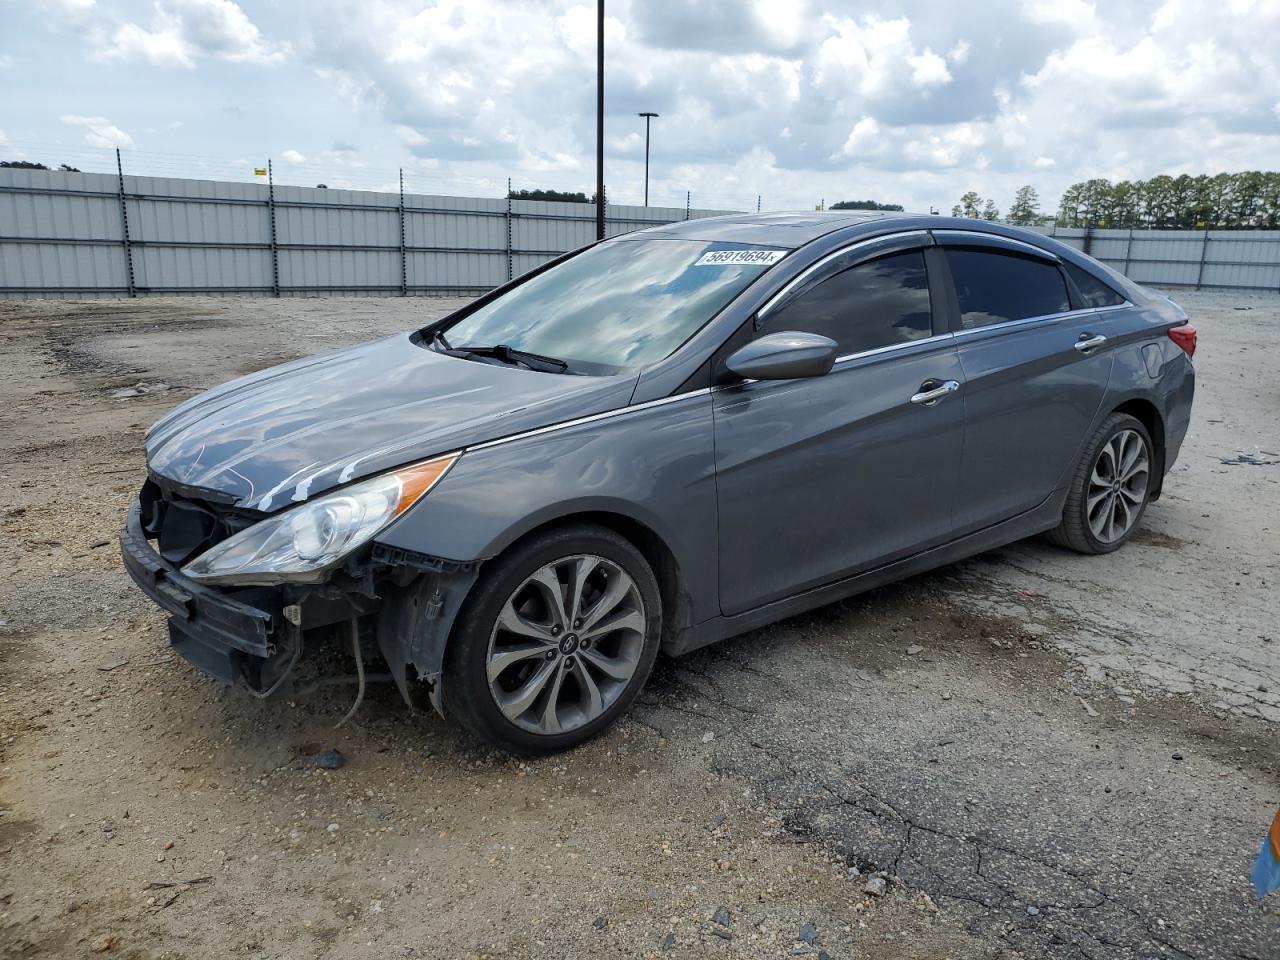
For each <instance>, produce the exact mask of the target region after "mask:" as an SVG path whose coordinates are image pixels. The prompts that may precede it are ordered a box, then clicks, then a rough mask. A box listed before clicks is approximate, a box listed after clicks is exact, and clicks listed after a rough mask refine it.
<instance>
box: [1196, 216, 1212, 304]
mask: <svg viewBox="0 0 1280 960" xmlns="http://www.w3.org/2000/svg"><path fill="white" fill-rule="evenodd" d="M1208 254H1209V225H1208V224H1207V223H1206V224H1205V225H1204V236H1203V237H1202V238H1201V239H1200V269H1199V271H1198V272H1197V273H1196V289H1197V290H1199V289H1200V284H1201V283H1203V282H1204V261H1205V257H1206V256H1208Z"/></svg>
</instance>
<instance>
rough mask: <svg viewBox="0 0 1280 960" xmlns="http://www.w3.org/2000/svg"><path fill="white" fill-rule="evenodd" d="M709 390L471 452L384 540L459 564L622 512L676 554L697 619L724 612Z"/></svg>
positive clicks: (381, 539)
mask: <svg viewBox="0 0 1280 960" xmlns="http://www.w3.org/2000/svg"><path fill="white" fill-rule="evenodd" d="M712 439H713V438H712V414H711V398H710V396H708V395H707V393H706V392H703V391H699V392H697V393H691V394H685V395H682V396H679V397H675V398H672V399H670V400H667V401H664V402H659V403H653V404H642V405H639V406H636V407H628V408H624V409H622V410H619V411H616V412H614V413H612V414H610V415H607V416H604V417H598V418H592V419H589V420H587V421H584V422H579V423H574V424H567V425H563V426H560V427H551V428H546V429H542V430H538V431H532V432H531V433H529V434H525V435H521V436H517V437H513V438H509V439H507V440H502V441H498V442H495V443H488V444H482V445H480V446H478V447H476V448H473V449H469V450H467V451H466V452H465V453H464V454H463V455H462V457H461V458H460V459H459V460H458V462H457V463H456V464H455V465H454V467H453V469H451V470H450V471H449V473H448V474H447V475H446V476H445V478H444V479H443V480H441V481H440V483H439V484H438V485H437V486H436V487H434V488H433V489H432V490H431V492H430V493H429V494H428V495H427V496H426V497H424V498H423V499H422V500H420V501H419V502H418V503H417V504H415V505H414V506H413V507H411V508H410V509H409V510H408V511H407V512H406V513H405V514H404V516H402V517H401V518H400V519H399V520H397V521H396V522H395V523H394V524H392V525H391V526H390V527H389V528H388V529H387V530H386V531H385V532H384V533H383V534H381V535H379V537H378V542H380V543H383V544H386V545H387V546H392V547H398V548H400V549H404V550H413V551H417V552H418V553H423V554H427V555H430V556H432V557H440V558H445V559H448V560H452V561H457V562H461V563H469V562H474V561H481V560H486V559H489V558H491V557H494V556H497V555H499V554H501V553H502V552H503V550H505V549H506V548H507V547H508V546H510V545H511V544H512V543H514V542H515V541H516V540H518V539H519V538H520V537H522V536H524V535H525V534H527V533H529V532H530V531H531V530H534V529H536V528H538V527H541V526H543V525H545V524H547V523H550V522H553V521H556V520H561V519H569V518H572V517H575V516H580V515H582V514H587V513H609V514H614V515H617V516H621V517H626V518H628V519H630V520H632V521H634V522H636V523H639V524H642V525H643V526H645V527H647V528H648V529H649V530H651V531H652V532H653V533H654V534H655V535H656V536H657V537H658V538H659V539H661V540H662V542H663V543H664V544H665V545H666V546H667V548H668V549H669V550H670V551H671V554H672V555H673V556H674V557H675V560H676V565H677V568H678V569H679V570H680V572H681V575H682V577H683V583H681V584H680V586H681V588H682V592H684V593H685V594H686V595H687V596H688V597H689V601H690V605H691V608H690V610H689V619H690V621H691V622H693V623H697V622H700V621H701V620H704V619H708V618H710V617H712V616H714V615H715V614H716V612H717V609H716V608H717V604H718V598H717V596H716V582H717V569H716V568H717V543H716V499H715V497H716V494H715V463H714V458H713V455H712Z"/></svg>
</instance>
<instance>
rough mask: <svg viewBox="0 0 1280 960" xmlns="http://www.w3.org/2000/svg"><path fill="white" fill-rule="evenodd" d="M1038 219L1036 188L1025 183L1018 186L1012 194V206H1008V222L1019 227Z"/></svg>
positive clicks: (1038, 200) (1038, 197)
mask: <svg viewBox="0 0 1280 960" xmlns="http://www.w3.org/2000/svg"><path fill="white" fill-rule="evenodd" d="M1039 219H1040V194H1038V193H1036V188H1035V187H1033V186H1031V184H1029V183H1028V184H1027V185H1026V186H1023V187H1019V188H1018V192H1017V193H1015V194H1014V195H1013V206H1011V207H1010V208H1009V222H1010V223H1016V224H1017V225H1018V226H1020V227H1027V226H1030V225H1032V224H1033V223H1036V222H1037V221H1039Z"/></svg>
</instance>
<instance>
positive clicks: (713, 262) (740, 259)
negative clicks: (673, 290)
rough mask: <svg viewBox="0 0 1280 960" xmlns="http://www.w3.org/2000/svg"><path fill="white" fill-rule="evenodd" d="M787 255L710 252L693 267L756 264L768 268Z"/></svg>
mask: <svg viewBox="0 0 1280 960" xmlns="http://www.w3.org/2000/svg"><path fill="white" fill-rule="evenodd" d="M786 255H787V251H785V250H712V251H711V252H710V253H704V254H703V255H702V256H700V257H699V258H698V259H697V260H696V261H695V262H694V264H693V265H694V266H695V267H722V266H727V265H729V264H736V263H758V264H763V265H765V266H768V265H769V264H771V263H777V262H778V261H779V260H781V259H782V258H783V257H785V256H786Z"/></svg>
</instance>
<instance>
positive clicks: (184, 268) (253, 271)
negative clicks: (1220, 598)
mask: <svg viewBox="0 0 1280 960" xmlns="http://www.w3.org/2000/svg"><path fill="white" fill-rule="evenodd" d="M133 272H134V278H135V283H136V284H137V287H138V291H139V292H140V293H158V294H159V293H181V292H183V291H189V292H207V293H217V292H226V293H270V292H271V251H270V250H269V249H244V248H236V247H174V246H154V247H153V246H142V247H134V248H133Z"/></svg>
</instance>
